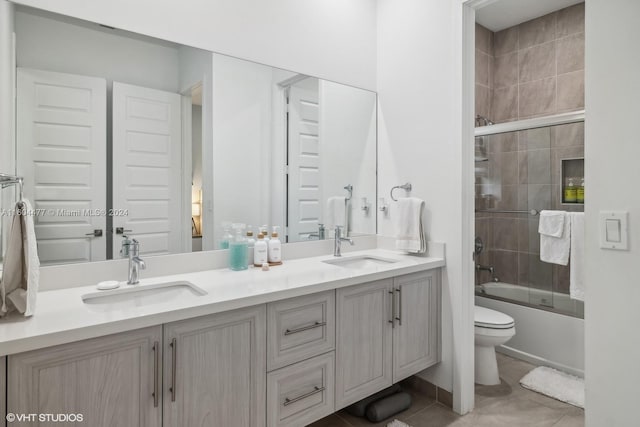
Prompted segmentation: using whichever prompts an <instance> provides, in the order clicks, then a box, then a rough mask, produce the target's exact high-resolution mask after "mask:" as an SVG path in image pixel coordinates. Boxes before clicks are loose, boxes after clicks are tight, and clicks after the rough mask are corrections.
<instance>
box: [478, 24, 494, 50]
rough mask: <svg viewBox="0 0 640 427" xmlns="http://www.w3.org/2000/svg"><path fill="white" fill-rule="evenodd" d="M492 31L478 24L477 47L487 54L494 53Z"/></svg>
mask: <svg viewBox="0 0 640 427" xmlns="http://www.w3.org/2000/svg"><path fill="white" fill-rule="evenodd" d="M491 38H492V31H491V30H489V29H487V28H485V27H483V26H482V25H480V24H476V49H480V50H481V51H482V52H484V53H486V54H492V49H491V41H492V40H491Z"/></svg>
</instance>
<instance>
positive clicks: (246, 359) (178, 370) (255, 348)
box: [164, 305, 266, 427]
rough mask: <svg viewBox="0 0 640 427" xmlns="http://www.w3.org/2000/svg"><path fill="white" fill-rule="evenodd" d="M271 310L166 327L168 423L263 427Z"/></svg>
mask: <svg viewBox="0 0 640 427" xmlns="http://www.w3.org/2000/svg"><path fill="white" fill-rule="evenodd" d="M265 345H266V309H265V306H264V305H262V306H259V307H251V308H248V309H242V310H236V311H231V312H227V313H220V314H214V315H211V316H205V317H199V318H196V319H189V320H185V321H180V322H175V323H170V324H167V325H165V329H164V350H165V358H164V374H165V381H164V425H165V426H173V427H196V426H197V427H201V426H210V427H228V426H233V427H262V426H264V424H265V418H266V406H265V405H266V404H265V399H266V398H265V390H266V349H265Z"/></svg>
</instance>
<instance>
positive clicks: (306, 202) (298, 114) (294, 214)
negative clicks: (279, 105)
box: [287, 78, 323, 241]
mask: <svg viewBox="0 0 640 427" xmlns="http://www.w3.org/2000/svg"><path fill="white" fill-rule="evenodd" d="M319 115H320V111H319V105H318V79H313V78H308V79H305V80H303V81H302V82H300V83H297V84H296V85H295V86H291V88H289V125H288V160H289V163H288V165H289V168H288V169H289V175H288V176H289V179H288V188H287V204H288V227H289V229H288V237H289V241H299V240H306V239H307V238H308V236H309V234H310V233H317V232H318V223H319V222H320V216H321V214H322V206H323V204H322V188H321V186H320V178H321V176H320V151H321V150H320V146H319V138H318V123H319Z"/></svg>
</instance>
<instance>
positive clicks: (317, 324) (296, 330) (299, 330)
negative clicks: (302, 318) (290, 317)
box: [284, 322, 327, 335]
mask: <svg viewBox="0 0 640 427" xmlns="http://www.w3.org/2000/svg"><path fill="white" fill-rule="evenodd" d="M326 324H327V322H315V323H314V324H313V325H307V326H302V327H301V328H296V329H287V330H286V331H284V334H285V335H292V334H297V333H298V332H303V331H308V330H309V329H315V328H320V327H322V326H326Z"/></svg>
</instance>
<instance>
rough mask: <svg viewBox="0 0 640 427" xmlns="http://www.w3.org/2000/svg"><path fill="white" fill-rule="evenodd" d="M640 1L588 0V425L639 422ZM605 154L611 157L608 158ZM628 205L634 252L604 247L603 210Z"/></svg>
mask: <svg viewBox="0 0 640 427" xmlns="http://www.w3.org/2000/svg"><path fill="white" fill-rule="evenodd" d="M638 16H640V2H637V1H633V0H587V3H586V63H585V66H586V75H585V76H586V81H585V89H586V93H585V96H586V99H585V101H586V119H585V175H586V176H585V183H586V185H587V188H586V192H585V195H586V200H585V218H586V229H587V233H586V247H585V251H586V255H585V256H586V260H585V261H586V262H585V266H586V278H587V293H586V304H585V327H586V330H585V339H586V366H585V371H586V372H585V379H586V387H587V394H586V422H587V427H600V426H608V427H626V426H635V425H638V411H637V406H638V401H639V392H638V384H640V370H638V368H637V365H638V361H639V360H640V341H638V325H640V308H639V305H640V285H639V281H638V260H639V259H640V197H638V195H637V194H629V193H628V192H627V190H626V188H627V186H626V185H625V183H629V184H631V185H633V183H637V182H638V181H639V180H640V173H639V170H638V158H639V157H640V141H639V140H640V135H639V134H638V125H637V124H638V99H639V98H640V79H639V78H638V70H639V69H640V50H639V49H638V40H640V26H638V22H637V19H638ZM603 159H606V161H603ZM603 210H627V211H629V223H630V226H629V231H630V235H629V242H630V250H629V251H612V250H604V249H600V248H599V241H598V232H599V224H598V213H599V212H600V211H603Z"/></svg>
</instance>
